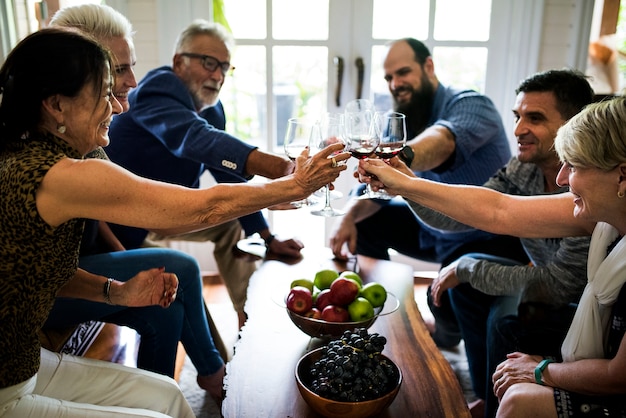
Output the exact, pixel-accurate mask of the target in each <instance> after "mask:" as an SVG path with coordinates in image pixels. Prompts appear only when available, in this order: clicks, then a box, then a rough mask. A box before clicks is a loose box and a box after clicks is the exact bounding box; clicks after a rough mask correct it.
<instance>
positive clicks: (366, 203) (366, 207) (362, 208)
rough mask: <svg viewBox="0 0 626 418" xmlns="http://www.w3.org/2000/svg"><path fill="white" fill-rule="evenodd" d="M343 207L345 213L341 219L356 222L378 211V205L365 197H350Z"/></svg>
mask: <svg viewBox="0 0 626 418" xmlns="http://www.w3.org/2000/svg"><path fill="white" fill-rule="evenodd" d="M344 209H345V210H346V214H345V215H344V216H343V217H342V220H349V221H350V222H352V223H355V224H356V223H359V222H361V221H362V220H363V219H367V218H369V217H370V216H372V215H373V214H375V213H376V212H378V211H379V210H380V205H378V204H376V203H375V202H372V201H370V200H367V199H362V200H359V199H350V200H349V201H348V204H347V205H346V206H345V208H344Z"/></svg>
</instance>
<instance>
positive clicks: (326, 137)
mask: <svg viewBox="0 0 626 418" xmlns="http://www.w3.org/2000/svg"><path fill="white" fill-rule="evenodd" d="M343 131H344V121H343V115H341V114H336V113H328V114H326V115H324V117H323V118H322V120H321V121H320V123H319V130H317V131H314V133H313V135H312V137H311V138H312V140H311V144H310V146H311V151H312V152H317V151H319V150H322V149H324V148H326V147H327V146H329V145H332V144H336V143H344V140H343ZM324 196H325V201H324V207H323V208H322V209H318V210H312V211H311V213H312V214H313V215H318V216H327V217H330V216H341V215H344V214H345V212H343V211H340V210H337V209H334V208H333V207H332V206H331V204H330V200H331V198H330V185H326V186H324Z"/></svg>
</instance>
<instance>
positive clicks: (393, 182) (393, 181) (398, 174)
mask: <svg viewBox="0 0 626 418" xmlns="http://www.w3.org/2000/svg"><path fill="white" fill-rule="evenodd" d="M357 171H358V175H359V181H360V182H361V183H369V184H370V185H371V186H372V189H373V190H374V191H378V190H380V189H385V191H386V192H387V193H389V194H392V195H397V194H400V193H398V192H397V191H396V190H395V188H396V187H398V186H399V185H400V184H402V182H403V181H405V180H406V179H407V177H415V174H413V172H412V171H411V170H410V169H409V168H408V167H407V166H406V164H404V163H403V162H402V161H401V160H400V159H399V158H397V157H394V158H392V159H390V160H388V162H385V161H384V160H381V159H378V158H366V159H364V160H360V161H359V166H358V169H357Z"/></svg>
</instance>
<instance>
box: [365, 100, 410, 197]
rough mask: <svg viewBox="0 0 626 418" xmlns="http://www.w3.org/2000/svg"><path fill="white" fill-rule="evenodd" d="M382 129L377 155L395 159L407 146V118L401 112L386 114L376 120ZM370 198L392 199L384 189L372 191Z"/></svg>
mask: <svg viewBox="0 0 626 418" xmlns="http://www.w3.org/2000/svg"><path fill="white" fill-rule="evenodd" d="M375 122H376V123H378V124H379V125H380V126H379V129H380V133H381V134H380V141H379V143H378V147H377V148H376V151H375V154H376V156H377V157H378V158H381V159H384V160H388V159H389V158H393V157H394V156H395V155H396V154H398V153H399V152H400V150H402V148H404V146H405V145H406V116H405V115H404V114H403V113H399V112H386V113H383V114H382V115H380V117H378V118H376V119H375ZM368 197H370V198H375V199H385V200H389V199H392V198H393V196H391V195H390V194H389V193H387V192H385V191H384V190H383V189H379V190H378V191H371V193H369V195H368Z"/></svg>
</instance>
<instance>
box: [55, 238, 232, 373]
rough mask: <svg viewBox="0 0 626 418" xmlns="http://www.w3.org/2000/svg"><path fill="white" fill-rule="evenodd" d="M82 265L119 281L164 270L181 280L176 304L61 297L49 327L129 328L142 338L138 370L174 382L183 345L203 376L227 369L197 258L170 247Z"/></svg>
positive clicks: (105, 257)
mask: <svg viewBox="0 0 626 418" xmlns="http://www.w3.org/2000/svg"><path fill="white" fill-rule="evenodd" d="M79 266H80V267H81V268H82V269H84V270H86V271H88V272H90V273H94V274H99V275H102V276H105V277H112V278H114V279H116V280H119V281H127V280H129V279H131V278H132V277H133V276H135V275H136V274H137V273H138V272H139V271H142V270H148V269H151V268H156V267H162V266H165V269H166V271H168V272H171V273H175V274H176V275H177V276H178V280H179V286H178V293H177V295H176V300H175V301H174V302H173V303H172V304H171V305H170V306H169V307H168V308H166V309H164V308H161V307H160V306H147V307H141V308H129V307H126V306H113V305H107V304H105V303H99V302H91V301H86V300H81V299H73V298H60V297H59V298H57V299H56V301H55V303H54V306H53V308H52V310H51V312H50V315H49V316H48V320H47V322H46V324H45V325H44V328H65V327H71V326H75V325H77V324H80V323H82V322H86V321H91V320H97V321H102V322H110V323H113V324H117V325H123V326H127V327H129V328H132V329H134V330H136V331H137V333H138V334H139V335H140V336H141V342H140V344H139V352H138V355H137V366H138V367H140V368H142V369H145V370H150V371H153V372H157V373H161V374H165V375H168V376H170V377H173V376H174V367H175V363H176V350H177V348H178V342H179V341H180V342H181V343H182V344H183V346H184V347H185V351H186V352H187V355H188V356H189V359H190V360H191V361H192V363H193V364H194V366H195V367H196V370H197V371H198V375H200V376H207V375H210V374H213V373H215V372H216V371H217V370H218V369H219V368H220V367H221V366H222V365H223V364H224V362H223V360H222V358H221V356H220V354H219V352H218V351H217V349H216V348H215V344H214V343H213V338H212V337H211V332H210V331H209V324H208V321H207V317H206V313H205V310H204V301H203V298H202V278H201V276H200V267H199V266H198V263H197V261H196V260H195V259H194V258H193V257H191V256H189V255H188V254H186V253H184V252H181V251H177V250H172V249H167V248H142V249H136V250H127V251H119V252H113V253H104V254H97V255H92V256H86V257H81V258H80V260H79Z"/></svg>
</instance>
